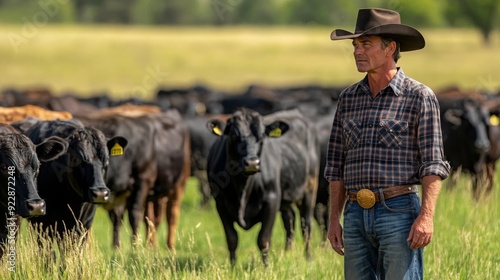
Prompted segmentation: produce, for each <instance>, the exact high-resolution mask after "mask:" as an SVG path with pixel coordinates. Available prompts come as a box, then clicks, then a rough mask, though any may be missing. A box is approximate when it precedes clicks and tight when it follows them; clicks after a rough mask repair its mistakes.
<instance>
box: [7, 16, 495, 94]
mask: <svg viewBox="0 0 500 280" xmlns="http://www.w3.org/2000/svg"><path fill="white" fill-rule="evenodd" d="M28 27H29V26H23V25H19V26H0V34H2V36H0V61H1V62H2V66H3V67H0V75H1V77H2V79H0V88H4V87H8V86H13V87H27V86H47V87H49V88H51V89H52V90H54V91H55V92H56V93H63V92H65V91H73V92H75V93H76V94H82V95H88V94H92V93H94V92H102V91H104V92H110V93H111V94H113V95H114V96H126V97H129V96H130V95H140V96H141V97H145V98H148V97H151V96H152V95H153V93H154V92H155V90H156V88H157V87H158V86H165V87H175V86H191V85H193V84H194V83H203V84H206V85H208V86H211V87H214V88H215V89H218V90H225V91H239V90H241V89H243V88H246V86H247V85H248V84H251V83H264V84H268V85H285V86H289V85H302V84H309V83H319V84H323V85H341V86H342V85H346V84H350V83H353V82H356V81H358V80H359V79H361V78H362V77H363V74H360V73H357V71H356V68H355V66H354V63H353V59H352V46H351V42H350V41H349V40H345V41H340V42H332V41H330V39H329V34H330V32H331V29H329V28H285V27H283V28H280V27H273V28H253V27H232V28H229V27H228V28H222V27H221V28H213V27H212V28H210V27H199V28H189V27H179V28H168V27H147V28H146V27H123V26H105V27H103V26H99V27H97V26H78V27H76V26H40V27H36V26H34V27H32V28H31V29H30V28H28ZM422 32H423V34H424V36H425V37H426V40H427V47H426V48H425V49H423V50H421V51H416V52H408V53H403V56H402V58H401V60H400V62H399V63H398V65H399V66H401V67H403V69H404V70H405V73H407V74H408V75H411V76H412V77H414V78H415V79H417V80H420V81H422V82H423V83H426V84H428V85H429V86H431V87H432V88H434V89H439V88H441V87H444V86H447V85H451V84H455V85H459V86H462V87H466V88H472V89H475V88H482V89H488V90H495V91H497V90H498V89H500V78H499V76H498V73H499V72H500V55H499V54H500V35H499V33H498V32H497V33H494V34H493V36H492V44H491V46H490V47H485V46H483V44H482V41H481V36H480V34H479V33H478V32H477V31H475V30H472V29H471V30H468V29H442V30H436V29H429V30H423V31H422Z"/></svg>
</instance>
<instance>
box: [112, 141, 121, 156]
mask: <svg viewBox="0 0 500 280" xmlns="http://www.w3.org/2000/svg"><path fill="white" fill-rule="evenodd" d="M121 155H123V147H122V146H120V144H118V143H115V145H114V146H113V148H111V156H121Z"/></svg>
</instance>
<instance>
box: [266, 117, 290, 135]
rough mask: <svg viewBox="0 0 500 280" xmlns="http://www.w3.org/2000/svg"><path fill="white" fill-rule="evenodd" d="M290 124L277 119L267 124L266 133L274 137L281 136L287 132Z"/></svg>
mask: <svg viewBox="0 0 500 280" xmlns="http://www.w3.org/2000/svg"><path fill="white" fill-rule="evenodd" d="M289 128H290V126H289V125H288V124H287V123H285V122H282V121H275V122H273V123H271V124H269V125H267V126H266V135H267V136H269V137H273V138H278V137H281V136H282V135H283V134H285V133H286V132H287V131H288V129H289Z"/></svg>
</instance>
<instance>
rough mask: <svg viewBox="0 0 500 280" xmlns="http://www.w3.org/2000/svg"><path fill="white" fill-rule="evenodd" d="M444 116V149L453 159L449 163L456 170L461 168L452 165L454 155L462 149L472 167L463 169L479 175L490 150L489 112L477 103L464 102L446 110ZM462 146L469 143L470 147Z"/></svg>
mask: <svg viewBox="0 0 500 280" xmlns="http://www.w3.org/2000/svg"><path fill="white" fill-rule="evenodd" d="M442 115H443V118H442V129H443V138H444V148H445V154H446V155H447V157H449V158H451V160H450V163H451V164H452V165H454V166H453V167H454V168H457V167H458V166H456V165H457V163H454V162H453V159H454V156H453V155H451V153H457V150H456V149H457V147H458V148H459V149H462V152H461V153H462V154H464V155H465V158H466V159H467V162H466V163H467V164H470V165H471V166H462V167H463V168H464V169H466V170H470V171H475V172H480V171H481V169H482V168H483V164H482V163H483V160H484V157H485V155H486V153H488V151H489V150H490V147H491V145H490V141H489V136H488V128H489V125H490V124H489V123H490V120H489V111H488V109H487V108H485V107H484V106H481V104H479V102H477V101H474V100H471V99H461V100H459V101H457V102H455V104H454V105H453V106H452V107H451V108H445V109H444V110H443V112H442ZM458 138H460V139H458ZM463 143H470V144H471V146H466V149H463V145H464V144H463ZM455 146H457V147H455ZM460 163H462V162H460Z"/></svg>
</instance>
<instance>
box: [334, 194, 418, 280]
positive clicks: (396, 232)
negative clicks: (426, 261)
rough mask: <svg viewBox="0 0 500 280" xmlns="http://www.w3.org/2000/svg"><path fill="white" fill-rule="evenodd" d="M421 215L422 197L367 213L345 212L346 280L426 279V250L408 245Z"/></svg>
mask: <svg viewBox="0 0 500 280" xmlns="http://www.w3.org/2000/svg"><path fill="white" fill-rule="evenodd" d="M419 212H420V198H419V196H418V194H406V195H401V196H397V197H394V198H391V199H388V200H383V199H382V201H381V202H377V203H375V205H374V206H373V207H372V208H370V209H363V208H362V207H361V206H359V204H358V203H357V202H349V201H348V202H347V203H346V206H345V209H344V247H345V248H344V253H345V255H344V272H345V279H349V280H350V279H352V280H363V279H395V280H402V279H423V270H424V269H423V266H424V265H423V249H415V250H412V249H410V243H409V242H407V241H406V239H407V238H408V234H409V233H410V229H411V226H412V224H413V221H415V219H416V218H417V215H418V213H419Z"/></svg>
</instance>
